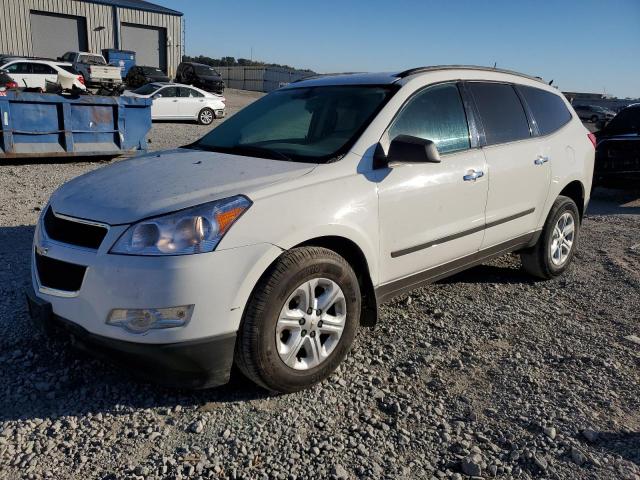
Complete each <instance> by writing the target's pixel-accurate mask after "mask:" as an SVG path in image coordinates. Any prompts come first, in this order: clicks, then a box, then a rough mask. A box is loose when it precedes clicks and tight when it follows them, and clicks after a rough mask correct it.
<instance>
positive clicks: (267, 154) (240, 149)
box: [188, 143, 294, 162]
mask: <svg viewBox="0 0 640 480" xmlns="http://www.w3.org/2000/svg"><path fill="white" fill-rule="evenodd" d="M188 148H197V149H200V150H207V151H211V152H220V153H236V154H239V155H242V154H245V155H255V156H258V157H262V158H270V159H272V160H286V161H287V162H293V161H294V160H293V159H292V158H291V157H289V156H288V155H286V154H284V153H282V152H280V151H279V150H274V149H271V148H266V147H261V146H259V145H253V144H246V145H235V146H233V147H217V146H215V145H203V144H200V143H195V144H193V145H188Z"/></svg>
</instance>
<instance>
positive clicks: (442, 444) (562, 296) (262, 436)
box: [0, 92, 640, 480]
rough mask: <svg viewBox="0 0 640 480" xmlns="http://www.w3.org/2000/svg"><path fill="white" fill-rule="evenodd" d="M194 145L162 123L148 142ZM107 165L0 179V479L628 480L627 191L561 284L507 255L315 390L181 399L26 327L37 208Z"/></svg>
mask: <svg viewBox="0 0 640 480" xmlns="http://www.w3.org/2000/svg"><path fill="white" fill-rule="evenodd" d="M253 96H254V95H251V94H246V93H238V92H228V93H227V97H228V98H229V99H230V103H232V104H233V102H237V105H239V104H240V103H241V102H247V101H250V99H251V97H253ZM203 131H204V128H201V127H197V126H194V125H188V124H156V125H155V126H154V129H153V132H152V134H151V139H152V143H151V145H152V148H165V147H170V146H176V145H179V144H182V143H187V142H189V141H192V140H194V139H195V138H197V137H198V136H199V135H201V134H202V132H203ZM102 164H103V163H79V162H70V163H57V164H53V163H50V164H33V165H3V166H0V327H2V335H0V478H2V479H18V478H50V479H66V478H69V479H78V480H80V479H83V480H84V479H89V478H96V479H104V480H106V479H155V478H158V479H160V478H170V479H178V478H256V479H262V478H264V479H270V478H282V479H294V478H295V479H307V478H311V479H324V478H343V479H354V478H375V479H377V478H402V479H407V478H427V479H431V478H434V479H440V478H451V479H460V478H468V477H469V476H475V477H483V478H492V477H496V478H524V479H527V478H553V479H556V478H561V479H634V480H638V479H640V345H639V344H638V343H637V342H636V341H635V340H634V339H637V338H638V337H640V295H639V293H640V200H639V197H640V192H638V193H633V192H627V193H624V192H616V191H612V190H596V192H595V198H594V200H593V201H592V204H591V206H590V212H589V216H588V217H587V218H586V220H585V222H584V229H583V236H582V239H581V246H580V251H579V253H578V255H577V256H576V258H575V263H574V265H573V266H572V268H571V269H570V270H569V271H568V272H567V274H566V275H565V276H563V277H562V278H559V279H557V280H553V281H549V282H535V281H532V279H531V278H529V277H527V276H526V275H524V274H523V273H522V272H521V270H520V269H519V261H518V260H517V258H516V257H514V256H508V257H505V258H503V259H499V260H497V261H493V262H491V263H488V264H486V265H483V266H480V267H477V268H475V269H473V270H471V271H468V272H465V273H462V274H459V275H457V276H455V277H453V278H452V279H449V280H446V281H443V282H440V283H437V284H435V285H432V286H429V287H427V288H423V289H421V290H418V291H416V292H414V293H413V294H411V295H410V296H405V297H402V298H399V299H397V300H396V301H394V302H392V303H389V304H387V305H385V306H383V308H382V318H381V323H380V325H379V326H378V327H377V329H375V330H373V331H370V330H361V331H360V333H359V337H358V339H357V341H356V345H355V348H354V351H353V353H352V354H351V355H350V356H349V358H348V360H347V361H346V363H345V364H344V365H343V366H342V367H341V368H340V370H339V371H338V372H337V373H336V374H335V375H334V376H333V377H331V379H330V380H329V381H327V382H325V383H324V384H322V385H319V386H317V387H315V388H313V389H311V390H309V391H305V392H300V393H297V394H292V395H283V396H270V395H267V394H265V392H264V391H262V390H260V389H258V388H256V387H254V386H253V385H252V384H250V383H249V382H247V381H245V380H244V379H242V378H241V377H239V376H238V375H236V376H235V377H234V379H233V380H232V382H231V384H229V385H227V386H224V387H220V388H217V389H212V390H208V391H200V392H189V391H176V390H168V389H163V388H158V387H155V386H152V385H145V384H141V383H139V382H137V381H135V380H131V379H130V378H129V377H127V375H126V374H125V373H124V372H122V371H120V370H117V369H115V368H113V367H111V366H110V365H107V364H104V363H102V362H99V361H97V360H94V359H92V358H90V357H87V356H84V355H82V354H80V353H78V352H75V351H73V350H72V349H71V348H70V346H69V345H67V344H64V343H61V342H58V341H53V342H52V341H49V340H47V339H45V338H43V337H41V336H38V335H37V334H36V332H35V331H34V329H33V328H32V327H31V325H30V324H29V322H28V319H27V315H26V312H25V308H24V305H23V297H22V293H21V292H22V290H23V288H25V287H27V286H28V285H29V251H30V244H31V237H32V235H33V224H34V222H35V221H36V218H37V215H38V213H39V209H40V208H42V206H43V205H44V203H45V202H46V199H47V197H48V196H49V195H50V194H51V192H52V191H53V190H54V189H55V188H56V187H57V186H59V185H60V184H61V183H63V182H64V181H66V180H67V179H69V178H72V177H74V176H76V175H78V174H80V173H83V172H85V171H87V170H90V169H92V168H97V167H99V166H101V165H102ZM132 368H135V366H132Z"/></svg>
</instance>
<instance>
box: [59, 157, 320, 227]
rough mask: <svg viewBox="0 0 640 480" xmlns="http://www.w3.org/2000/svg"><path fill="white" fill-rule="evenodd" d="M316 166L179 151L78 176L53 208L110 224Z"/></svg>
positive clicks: (230, 193) (263, 183)
mask: <svg viewBox="0 0 640 480" xmlns="http://www.w3.org/2000/svg"><path fill="white" fill-rule="evenodd" d="M314 167H315V165H311V164H308V163H295V162H286V161H279V160H269V159H263V158H255V157H244V156H238V155H229V154H224V153H215V152H203V151H200V150H191V149H177V150H170V151H167V152H162V153H155V154H149V155H144V156H142V157H137V158H133V159H130V160H124V161H121V162H118V163H115V164H112V165H109V166H107V167H104V168H100V169H98V170H94V171H92V172H89V173H86V174H84V175H82V176H80V177H77V178H75V179H73V180H71V181H70V182H68V183H66V184H64V185H63V186H62V187H60V188H59V189H58V190H57V191H56V192H55V193H54V194H53V196H52V197H51V207H52V208H53V210H54V212H56V213H61V214H64V215H69V216H72V217H76V218H83V219H87V220H94V221H98V222H104V223H107V224H109V225H119V224H126V223H133V222H136V221H138V220H141V219H143V218H147V217H152V216H156V215H161V214H164V213H169V212H172V211H176V210H180V209H182V208H187V207H191V206H195V205H199V204H201V203H206V202H209V201H213V200H217V199H220V198H225V197H229V196H233V195H238V194H245V195H247V196H248V197H249V198H251V193H252V192H255V191H256V190H257V189H259V188H261V187H265V186H267V185H271V184H274V183H278V182H283V181H286V180H287V179H292V178H296V177H300V176H302V175H304V174H306V173H308V172H310V171H311V170H313V168H314Z"/></svg>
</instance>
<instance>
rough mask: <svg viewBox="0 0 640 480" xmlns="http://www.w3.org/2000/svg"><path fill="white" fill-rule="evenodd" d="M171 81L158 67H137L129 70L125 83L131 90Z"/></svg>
mask: <svg viewBox="0 0 640 480" xmlns="http://www.w3.org/2000/svg"><path fill="white" fill-rule="evenodd" d="M170 81H171V79H170V78H169V77H168V76H167V75H166V74H165V73H164V72H163V71H162V70H160V69H159V68H158V67H145V66H141V65H135V66H133V67H131V68H130V69H129V72H128V73H127V77H126V78H125V82H126V84H127V86H129V87H131V88H138V87H141V86H142V85H145V84H147V83H154V82H170Z"/></svg>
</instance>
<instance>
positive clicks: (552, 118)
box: [518, 85, 571, 135]
mask: <svg viewBox="0 0 640 480" xmlns="http://www.w3.org/2000/svg"><path fill="white" fill-rule="evenodd" d="M518 89H519V90H520V92H521V93H522V96H523V97H524V99H525V101H526V102H527V105H529V108H530V109H531V113H533V118H534V119H535V122H536V123H537V124H538V131H539V132H540V135H548V134H550V133H553V132H555V131H556V130H559V129H560V128H561V127H562V126H563V125H566V124H567V123H569V120H571V113H570V112H569V109H568V108H567V106H566V105H565V104H564V101H563V100H562V99H561V98H560V97H559V96H558V95H556V94H554V93H551V92H545V91H544V90H540V89H539V88H533V87H525V86H522V85H520V86H518Z"/></svg>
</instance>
